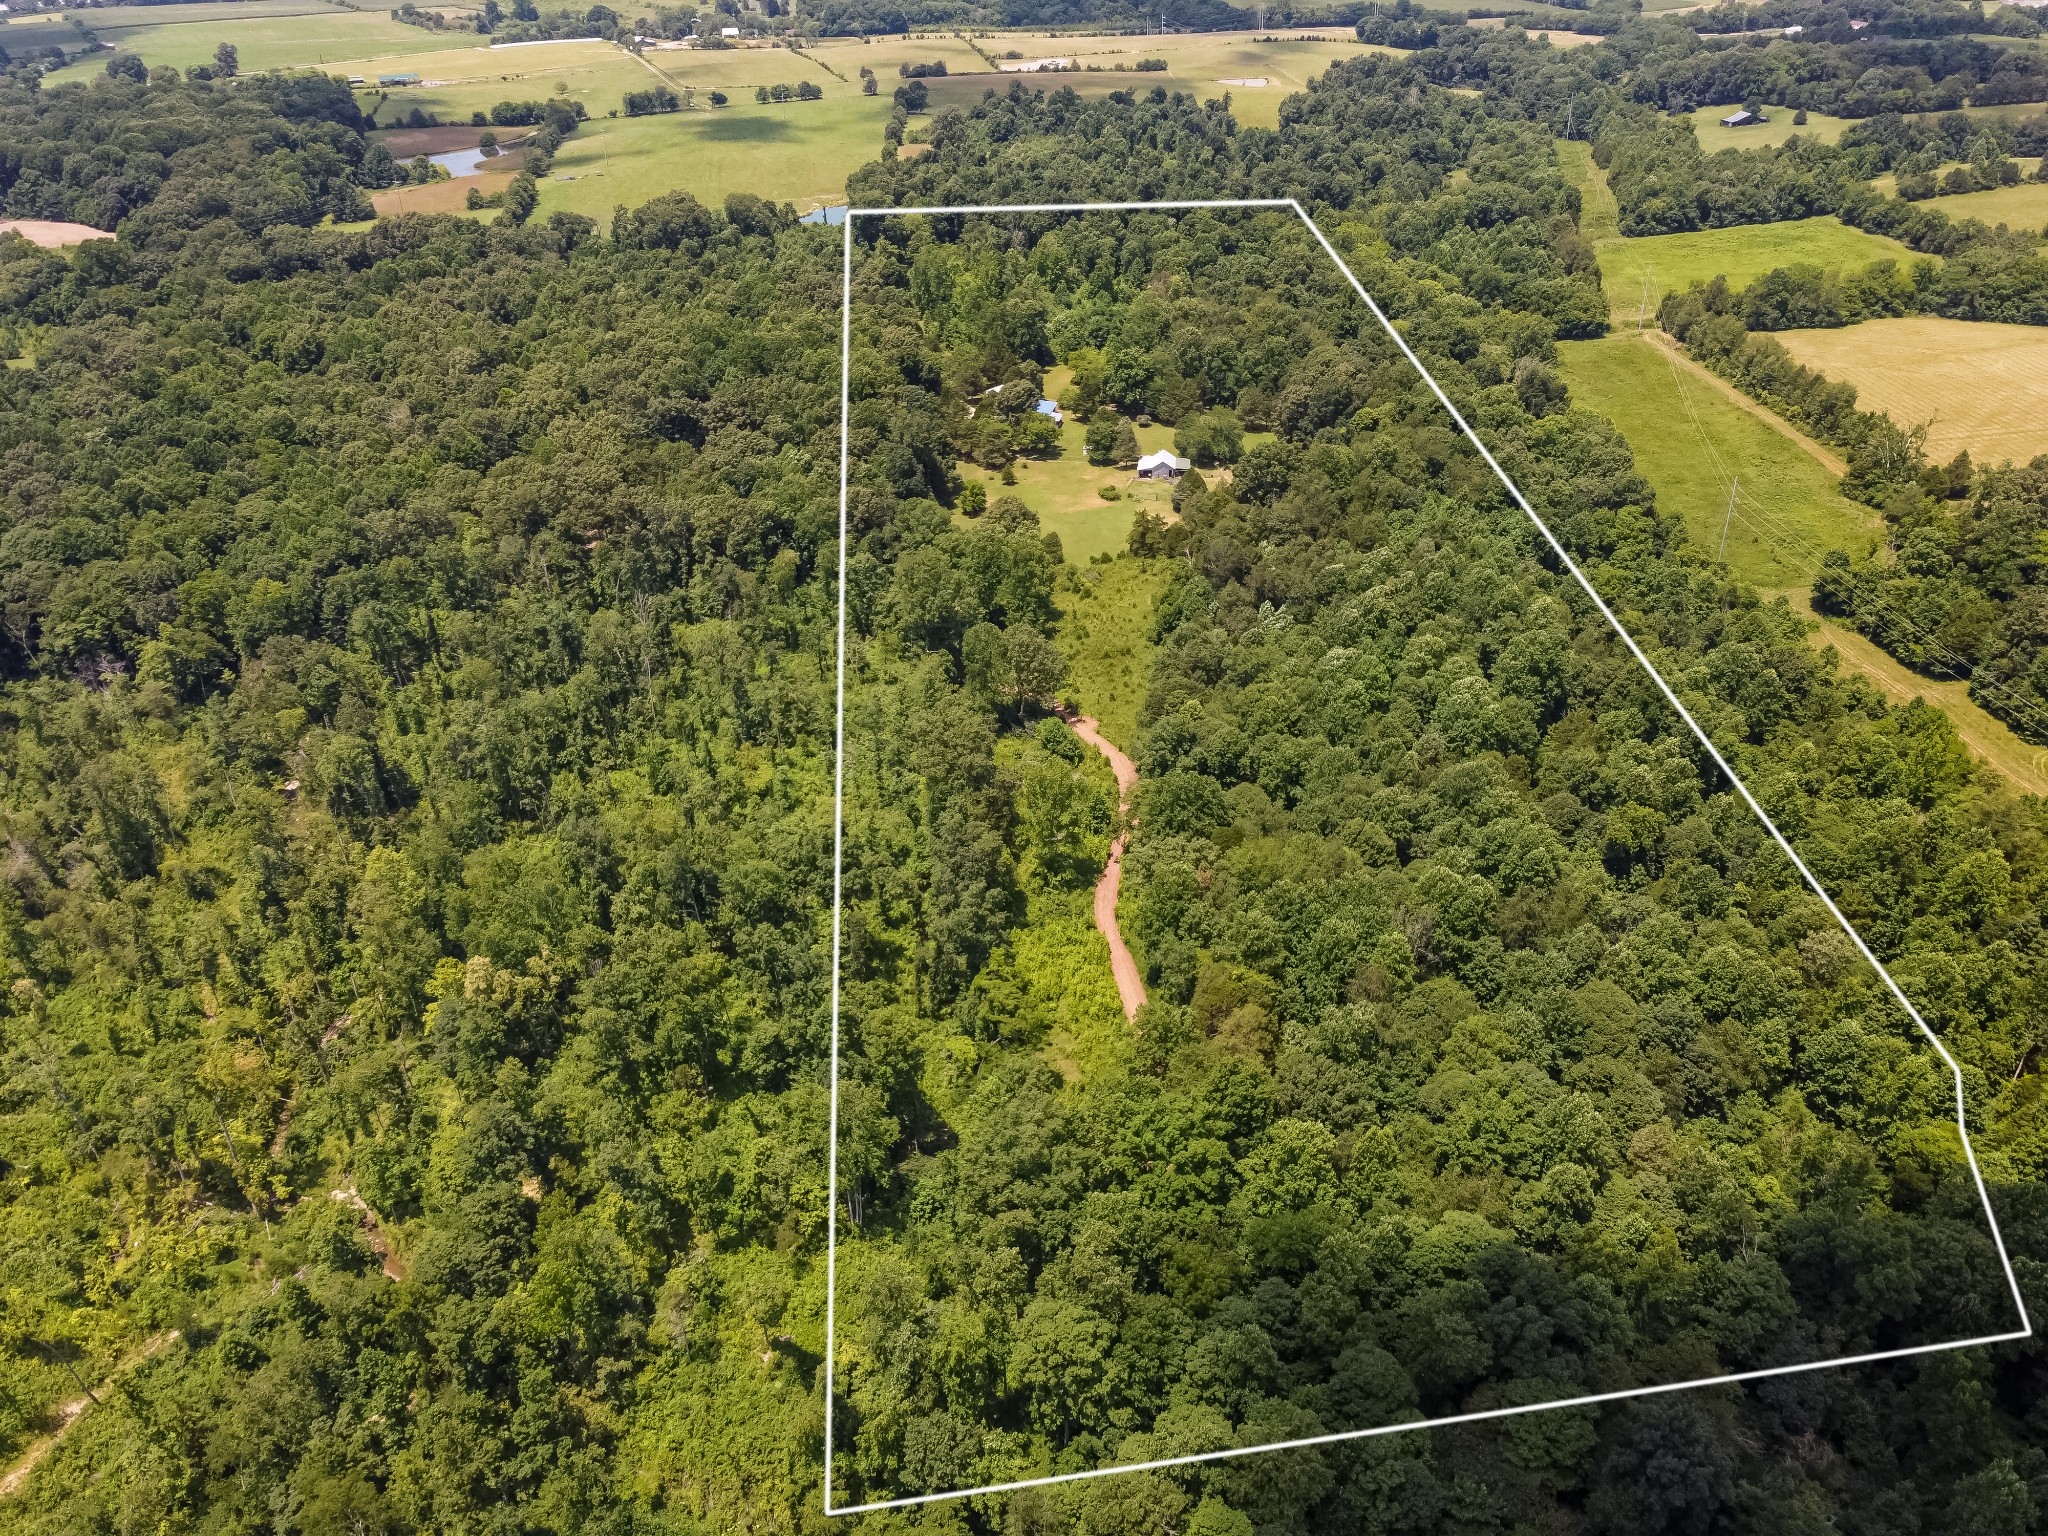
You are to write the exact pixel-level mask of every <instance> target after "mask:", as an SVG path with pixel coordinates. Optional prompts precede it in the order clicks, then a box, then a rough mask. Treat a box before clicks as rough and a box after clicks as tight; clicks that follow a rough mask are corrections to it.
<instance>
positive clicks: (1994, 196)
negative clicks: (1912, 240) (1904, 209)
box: [1922, 160, 2048, 234]
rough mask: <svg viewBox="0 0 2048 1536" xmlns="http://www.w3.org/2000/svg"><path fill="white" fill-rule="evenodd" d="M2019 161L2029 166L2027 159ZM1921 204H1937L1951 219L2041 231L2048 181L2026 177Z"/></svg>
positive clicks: (2047, 213)
mask: <svg viewBox="0 0 2048 1536" xmlns="http://www.w3.org/2000/svg"><path fill="white" fill-rule="evenodd" d="M2020 164H2021V165H2022V166H2027V162H2026V161H2024V160H2023V161H2021V162H2020ZM2029 168H2030V169H2031V167H2029ZM1922 206H1923V207H1927V208H1938V209H1940V210H1941V211H1942V212H1943V213H1945V214H1947V215H1948V216H1949V217H1950V218H1952V219H1982V220H1983V221H1984V222H1985V223H1986V224H1991V225H1998V224H2004V225H2007V226H2009V227H2010V228H2013V229H2024V230H2031V231H2033V232H2034V233H2035V234H2039V233H2040V232H2041V229H2042V226H2043V225H2048V182H2039V181H2026V182H2021V183H2020V184H2019V185H2018V186H2016V187H1998V188H1995V189H1994V190H1992V191H1990V192H1959V193H1957V194H1956V195H1955V196H1953V197H1930V198H1929V199H1927V201H1926V202H1925V203H1924V204H1923V205H1922Z"/></svg>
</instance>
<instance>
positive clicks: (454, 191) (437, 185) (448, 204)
mask: <svg viewBox="0 0 2048 1536" xmlns="http://www.w3.org/2000/svg"><path fill="white" fill-rule="evenodd" d="M507 158H510V157H507ZM514 174H515V173H514V172H513V171H511V170H503V171H493V172H491V173H490V174H488V175H484V176H459V177H457V178H455V179H454V180H453V181H427V182H421V183H420V184H419V185H418V186H413V187H390V188H387V189H386V190H384V191H382V192H378V193H376V194H374V195H373V196H372V197H371V198H370V204H371V206H372V207H374V208H375V209H376V210H377V217H378V218H380V219H394V218H396V217H398V215H399V214H401V213H466V212H467V211H468V210H469V193H470V189H471V188H475V189H476V190H477V191H479V192H482V193H484V194H486V195H489V194H490V193H493V192H502V191H504V190H505V189H506V188H507V187H509V186H511V185H512V177H513V175H514ZM542 185H546V183H542ZM641 201H643V202H644V201H646V199H644V198H643V199H641ZM479 216H480V217H482V218H485V219H495V218H496V217H497V214H496V213H494V212H490V211H485V212H484V213H482V214H481V215H479ZM365 227H367V225H366V226H365Z"/></svg>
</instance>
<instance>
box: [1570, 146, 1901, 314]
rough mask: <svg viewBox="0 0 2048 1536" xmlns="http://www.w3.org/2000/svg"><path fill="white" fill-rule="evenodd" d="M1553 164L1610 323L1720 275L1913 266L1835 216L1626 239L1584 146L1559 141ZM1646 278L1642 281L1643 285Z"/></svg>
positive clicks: (1889, 243)
mask: <svg viewBox="0 0 2048 1536" xmlns="http://www.w3.org/2000/svg"><path fill="white" fill-rule="evenodd" d="M1557 158H1558V164H1559V165H1560V166H1561V167H1562V168H1563V170H1564V172H1565V174H1566V175H1567V176H1568V177H1570V178H1571V179H1572V180H1573V181H1574V182H1576V183H1577V185H1578V188H1579V205H1580V211H1579V229H1580V232H1581V233H1582V234H1584V235H1585V237H1586V238H1587V239H1588V240H1590V241H1591V242H1592V244H1593V250H1594V253H1595V254H1596V255H1597V256H1598V257H1599V260H1600V282H1601V286H1603V287H1604V288H1605V289H1606V290H1607V302H1608V305H1609V308H1610V313H1611V315H1612V318H1613V321H1614V324H1615V325H1616V326H1617V327H1619V326H1622V325H1627V326H1630V327H1634V326H1635V325H1636V324H1637V323H1638V322H1639V321H1640V320H1641V319H1643V318H1644V316H1645V315H1655V314H1656V312H1657V304H1658V301H1659V300H1661V299H1662V298H1663V297H1664V295H1665V294H1667V293H1669V292H1671V291H1672V290H1673V289H1678V290H1683V289H1686V288H1688V287H1690V286H1692V284H1693V283H1695V282H1705V281H1707V280H1708V279H1710V278H1712V277H1715V276H1723V277H1726V278H1727V279H1728V281H1729V282H1730V283H1732V284H1735V285H1736V286H1738V287H1739V286H1741V285H1742V284H1744V283H1747V282H1749V281H1751V280H1752V279H1754V278H1758V277H1761V276H1762V275H1763V274H1764V273H1766V272H1768V271H1770V270H1771V269H1772V268H1773V267H1784V266H1790V265H1791V264H1793V263H1794V262H1811V263H1813V264H1814V265H1815V266H1821V267H1847V266H1863V265H1865V264H1867V263H1869V262H1873V261H1876V260H1878V259H1880V258H1882V257H1886V256H1889V257H1892V258H1893V259H1894V260H1898V261H1911V260H1913V259H1914V256H1913V253H1912V252H1911V251H1909V250H1907V249H1906V247H1905V246H1903V245H1901V244H1900V243H1899V242H1898V241H1896V240H1887V239H1886V238H1884V237H1883V236H1882V235H1871V234H1865V233H1864V232H1863V231H1862V230H1860V229H1851V228H1850V227H1849V226H1848V225H1846V224H1844V223H1843V222H1842V221H1841V220H1840V219H1835V218H1820V219H1794V220H1791V221H1789V222H1787V223H1783V224H1744V225H1740V226H1737V227H1736V228H1733V229H1701V230H1693V231H1690V232H1688V233H1686V234H1682V235H1647V236H1642V237H1639V238H1636V239H1627V238H1624V237H1623V236H1622V234H1621V232H1620V224H1619V217H1620V210H1619V209H1618V208H1617V206H1616V204H1615V201H1614V193H1613V192H1612V191H1610V190H1609V189H1608V185H1607V174H1606V172H1604V171H1602V170H1601V169H1600V168H1599V167H1598V166H1597V165H1595V164H1594V163H1593V155H1592V150H1591V148H1590V147H1589V146H1588V145H1585V144H1582V143H1577V142H1573V141H1570V140H1560V141H1559V142H1558V145H1557ZM1646 279H1647V282H1646V281H1645V280H1646Z"/></svg>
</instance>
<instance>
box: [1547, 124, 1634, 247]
mask: <svg viewBox="0 0 2048 1536" xmlns="http://www.w3.org/2000/svg"><path fill="white" fill-rule="evenodd" d="M1557 163H1558V166H1559V168H1560V169H1562V170H1563V172H1564V174H1565V177H1566V179H1568V180H1570V181H1572V182H1575V183H1577V185H1578V189H1579V233H1580V234H1582V235H1584V236H1585V237H1586V238H1587V239H1588V240H1590V241H1592V242H1593V246H1594V248H1595V249H1596V250H1597V249H1599V247H1600V246H1601V245H1602V244H1604V243H1605V242H1607V241H1610V240H1619V239H1620V238H1621V209H1620V207H1619V206H1618V205H1617V204H1616V203H1615V201H1614V193H1613V192H1612V190H1610V189H1609V187H1608V185H1607V173H1606V172H1605V171H1603V170H1601V169H1600V167H1599V166H1597V165H1595V164H1594V163H1593V146H1592V145H1590V144H1588V143H1586V142H1585V141H1584V140H1583V139H1559V140H1558V141H1557Z"/></svg>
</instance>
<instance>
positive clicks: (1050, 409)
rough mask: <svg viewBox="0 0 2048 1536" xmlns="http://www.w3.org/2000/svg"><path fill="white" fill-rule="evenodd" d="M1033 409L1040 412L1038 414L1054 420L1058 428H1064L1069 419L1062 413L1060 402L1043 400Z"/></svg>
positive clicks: (1053, 422)
mask: <svg viewBox="0 0 2048 1536" xmlns="http://www.w3.org/2000/svg"><path fill="white" fill-rule="evenodd" d="M1032 409H1033V410H1034V411H1036V412H1038V414H1039V415H1041V416H1050V417H1051V418H1052V424H1053V425H1054V426H1056V427H1057V426H1063V425H1064V424H1065V423H1066V419H1067V418H1066V417H1065V416H1064V415H1062V414H1061V413H1060V408H1059V402H1058V401H1055V400H1041V401H1039V402H1038V404H1036V405H1034V406H1033V407H1032Z"/></svg>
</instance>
